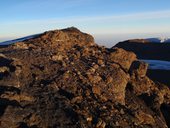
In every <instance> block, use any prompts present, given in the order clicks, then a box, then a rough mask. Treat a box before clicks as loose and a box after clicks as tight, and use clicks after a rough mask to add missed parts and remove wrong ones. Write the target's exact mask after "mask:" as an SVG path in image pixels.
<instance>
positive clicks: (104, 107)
mask: <svg viewBox="0 0 170 128" xmlns="http://www.w3.org/2000/svg"><path fill="white" fill-rule="evenodd" d="M0 52H1V55H0V61H1V62H3V64H0V75H1V77H0V78H1V79H0V108H1V109H0V127H1V128H8V127H10V128H27V127H28V128H48V127H53V128H55V127H56V128H58V127H59V128H63V127H64V128H70V127H71V128H92V127H95V128H110V127H122V128H125V127H136V128H139V127H141V128H142V127H143V128H147V127H148V128H150V127H153V128H155V127H158V128H167V123H166V121H165V120H169V116H168V115H166V114H164V113H166V112H167V111H168V110H167V108H168V107H167V106H168V105H169V104H170V90H169V88H167V87H166V86H164V85H160V84H157V83H154V82H153V81H151V80H150V79H149V78H148V77H147V76H146V70H147V65H146V64H145V63H141V62H140V61H137V59H136V55H135V54H134V53H132V52H127V51H125V50H123V49H119V48H113V49H107V48H105V47H101V46H98V45H96V44H95V43H94V39H93V37H92V36H91V35H88V34H85V33H82V32H80V31H79V30H78V29H76V28H67V29H63V30H56V31H49V32H45V33H44V34H42V35H40V36H38V37H36V38H33V39H29V40H26V41H23V42H18V43H15V44H13V45H10V46H8V47H5V48H1V49H0ZM164 106H166V107H164ZM160 108H161V109H160ZM162 113H163V114H162ZM164 117H165V118H164Z"/></svg>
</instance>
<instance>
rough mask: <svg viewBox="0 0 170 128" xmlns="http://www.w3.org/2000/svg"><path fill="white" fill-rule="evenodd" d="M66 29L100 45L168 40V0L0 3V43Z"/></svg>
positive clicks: (15, 0) (10, 0) (12, 0)
mask: <svg viewBox="0 0 170 128" xmlns="http://www.w3.org/2000/svg"><path fill="white" fill-rule="evenodd" d="M69 26H75V27H78V28H79V29H81V30H82V31H85V32H88V33H91V34H93V35H94V36H95V37H96V38H97V40H100V41H105V39H106V37H107V36H108V38H111V37H115V35H116V36H117V37H122V40H123V39H124V38H133V37H134V38H137V37H141V38H143V37H153V36H170V0H140V1H139V0H1V1H0V30H1V31H0V41H3V40H7V39H12V38H17V37H22V36H26V35H30V34H35V33H41V32H43V31H47V30H50V29H58V28H65V27H69ZM99 37H100V38H101V37H103V38H102V39H103V40H102V39H100V38H99ZM111 40H112V39H111ZM118 40H121V38H120V39H118Z"/></svg>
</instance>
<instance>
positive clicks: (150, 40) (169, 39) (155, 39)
mask: <svg viewBox="0 0 170 128" xmlns="http://www.w3.org/2000/svg"><path fill="white" fill-rule="evenodd" d="M146 40H148V41H149V42H153V43H170V38H147V39H146Z"/></svg>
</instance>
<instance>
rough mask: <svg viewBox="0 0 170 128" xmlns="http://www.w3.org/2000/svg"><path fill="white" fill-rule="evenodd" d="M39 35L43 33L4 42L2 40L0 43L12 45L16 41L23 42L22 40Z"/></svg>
mask: <svg viewBox="0 0 170 128" xmlns="http://www.w3.org/2000/svg"><path fill="white" fill-rule="evenodd" d="M39 35H41V34H35V35H30V36H25V37H22V38H18V39H14V40H8V41H3V42H0V45H10V44H13V43H16V42H22V41H25V40H28V39H32V38H35V37H37V36H39Z"/></svg>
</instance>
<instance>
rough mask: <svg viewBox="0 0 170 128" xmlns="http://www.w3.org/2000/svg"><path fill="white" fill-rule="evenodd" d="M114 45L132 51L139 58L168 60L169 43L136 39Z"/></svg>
mask: <svg viewBox="0 0 170 128" xmlns="http://www.w3.org/2000/svg"><path fill="white" fill-rule="evenodd" d="M114 47H119V48H123V49H125V50H127V51H131V52H134V53H135V54H136V55H137V57H138V58H139V59H146V60H147V59H149V60H165V61H170V52H169V50H170V43H154V42H149V41H148V40H144V39H136V40H127V41H124V42H119V43H118V44H116V45H115V46H114Z"/></svg>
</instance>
